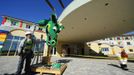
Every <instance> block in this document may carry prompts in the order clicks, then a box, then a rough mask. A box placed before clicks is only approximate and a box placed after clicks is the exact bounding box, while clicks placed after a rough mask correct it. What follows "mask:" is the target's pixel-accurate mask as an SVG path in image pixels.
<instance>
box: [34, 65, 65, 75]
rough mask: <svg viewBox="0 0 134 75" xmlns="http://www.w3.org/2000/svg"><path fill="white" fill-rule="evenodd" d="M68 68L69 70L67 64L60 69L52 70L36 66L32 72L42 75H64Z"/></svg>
mask: <svg viewBox="0 0 134 75" xmlns="http://www.w3.org/2000/svg"><path fill="white" fill-rule="evenodd" d="M66 68H67V65H66V64H63V65H62V66H61V68H60V69H52V68H47V67H43V66H41V65H38V66H37V65H36V66H33V67H32V71H33V72H37V73H40V75H43V73H48V74H55V75H62V74H63V72H64V70H65V69H66Z"/></svg>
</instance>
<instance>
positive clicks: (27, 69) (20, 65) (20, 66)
mask: <svg viewBox="0 0 134 75" xmlns="http://www.w3.org/2000/svg"><path fill="white" fill-rule="evenodd" d="M31 58H32V53H31V52H30V53H23V54H22V55H20V58H19V63H18V67H17V72H16V74H17V75H20V74H21V72H22V69H23V64H24V61H26V62H25V69H24V71H25V73H30V71H31V68H30V64H31Z"/></svg>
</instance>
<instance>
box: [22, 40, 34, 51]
mask: <svg viewBox="0 0 134 75" xmlns="http://www.w3.org/2000/svg"><path fill="white" fill-rule="evenodd" d="M32 47H33V40H32V39H31V40H30V41H27V39H26V40H25V41H24V50H32Z"/></svg>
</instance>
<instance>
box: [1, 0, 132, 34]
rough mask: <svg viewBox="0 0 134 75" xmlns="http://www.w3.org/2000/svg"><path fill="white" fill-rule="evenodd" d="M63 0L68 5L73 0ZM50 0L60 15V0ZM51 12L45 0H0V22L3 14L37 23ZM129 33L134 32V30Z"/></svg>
mask: <svg viewBox="0 0 134 75" xmlns="http://www.w3.org/2000/svg"><path fill="white" fill-rule="evenodd" d="M62 1H63V4H64V5H65V7H66V6H67V5H68V4H69V3H70V2H71V1H72V0H62ZM50 2H51V3H52V5H53V6H54V7H55V9H56V13H57V15H58V16H59V15H60V14H61V12H62V11H63V9H62V7H61V6H60V4H59V2H58V0H50ZM51 13H52V10H51V9H50V7H49V6H48V5H47V4H46V3H45V1H44V0H0V24H1V21H2V17H1V16H2V15H7V16H11V17H15V18H19V19H22V20H27V21H32V22H35V23H37V22H38V21H39V20H42V19H48V18H49V16H50V15H51ZM128 34H134V32H130V33H128Z"/></svg>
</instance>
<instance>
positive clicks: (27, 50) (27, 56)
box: [15, 32, 34, 75]
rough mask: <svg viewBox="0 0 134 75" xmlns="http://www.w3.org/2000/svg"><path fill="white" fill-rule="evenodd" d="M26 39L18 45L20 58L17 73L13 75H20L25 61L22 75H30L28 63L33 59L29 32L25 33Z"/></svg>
mask: <svg viewBox="0 0 134 75" xmlns="http://www.w3.org/2000/svg"><path fill="white" fill-rule="evenodd" d="M25 35H26V38H25V39H23V40H22V41H21V43H20V45H19V49H18V54H19V56H20V58H19V63H18V67H17V71H16V73H15V75H21V72H22V69H23V64H24V61H25V69H24V71H25V73H24V75H30V71H31V68H30V63H31V59H32V58H33V56H34V54H33V48H34V39H33V36H32V33H31V32H26V33H25Z"/></svg>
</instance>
